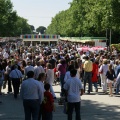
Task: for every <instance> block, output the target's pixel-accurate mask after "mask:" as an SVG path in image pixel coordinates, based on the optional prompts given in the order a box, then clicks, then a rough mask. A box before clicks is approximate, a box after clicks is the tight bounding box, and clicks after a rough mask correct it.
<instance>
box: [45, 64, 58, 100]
mask: <svg viewBox="0 0 120 120" xmlns="http://www.w3.org/2000/svg"><path fill="white" fill-rule="evenodd" d="M46 75H47V76H46V81H45V82H46V83H49V84H50V91H51V93H52V95H53V97H54V98H56V95H55V93H54V90H53V87H52V85H53V82H54V71H53V69H52V65H51V64H50V63H47V64H46Z"/></svg>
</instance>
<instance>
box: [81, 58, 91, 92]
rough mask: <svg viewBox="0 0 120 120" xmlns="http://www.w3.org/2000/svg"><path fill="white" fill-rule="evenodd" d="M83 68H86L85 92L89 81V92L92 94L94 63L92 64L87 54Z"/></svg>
mask: <svg viewBox="0 0 120 120" xmlns="http://www.w3.org/2000/svg"><path fill="white" fill-rule="evenodd" d="M83 69H84V78H83V79H84V92H85V90H86V89H85V88H86V83H87V81H88V84H89V86H88V94H90V92H91V90H92V69H93V65H92V61H90V59H89V57H88V56H86V57H85V62H84V64H83Z"/></svg>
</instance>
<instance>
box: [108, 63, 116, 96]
mask: <svg viewBox="0 0 120 120" xmlns="http://www.w3.org/2000/svg"><path fill="white" fill-rule="evenodd" d="M112 68H113V66H112V64H109V65H108V71H107V73H106V77H107V83H108V87H109V94H110V97H112V96H113V92H112V84H113V82H114V80H115V78H116V75H115V71H114V70H113V69H112Z"/></svg>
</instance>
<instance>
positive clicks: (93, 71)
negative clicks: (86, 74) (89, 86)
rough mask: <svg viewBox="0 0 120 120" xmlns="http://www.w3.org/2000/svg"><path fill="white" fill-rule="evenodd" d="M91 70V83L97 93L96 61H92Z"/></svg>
mask: <svg viewBox="0 0 120 120" xmlns="http://www.w3.org/2000/svg"><path fill="white" fill-rule="evenodd" d="M92 62H93V69H92V83H93V85H94V87H95V91H96V92H98V87H97V82H98V62H97V60H95V61H93V59H92Z"/></svg>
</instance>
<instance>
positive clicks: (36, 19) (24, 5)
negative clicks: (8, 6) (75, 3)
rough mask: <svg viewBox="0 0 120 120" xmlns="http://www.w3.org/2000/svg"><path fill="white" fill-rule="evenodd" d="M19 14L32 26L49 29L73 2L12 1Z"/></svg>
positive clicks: (63, 0)
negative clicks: (56, 16) (56, 17)
mask: <svg viewBox="0 0 120 120" xmlns="http://www.w3.org/2000/svg"><path fill="white" fill-rule="evenodd" d="M11 2H12V3H13V6H14V7H13V9H14V10H16V11H17V14H18V15H19V16H21V17H24V18H26V19H27V20H28V23H29V24H30V25H33V26H35V28H37V27H39V26H45V27H47V26H48V25H49V24H50V23H51V20H52V17H54V16H55V15H56V14H57V13H59V11H62V10H66V9H68V8H69V7H70V5H69V4H68V3H69V2H72V0H11Z"/></svg>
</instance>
